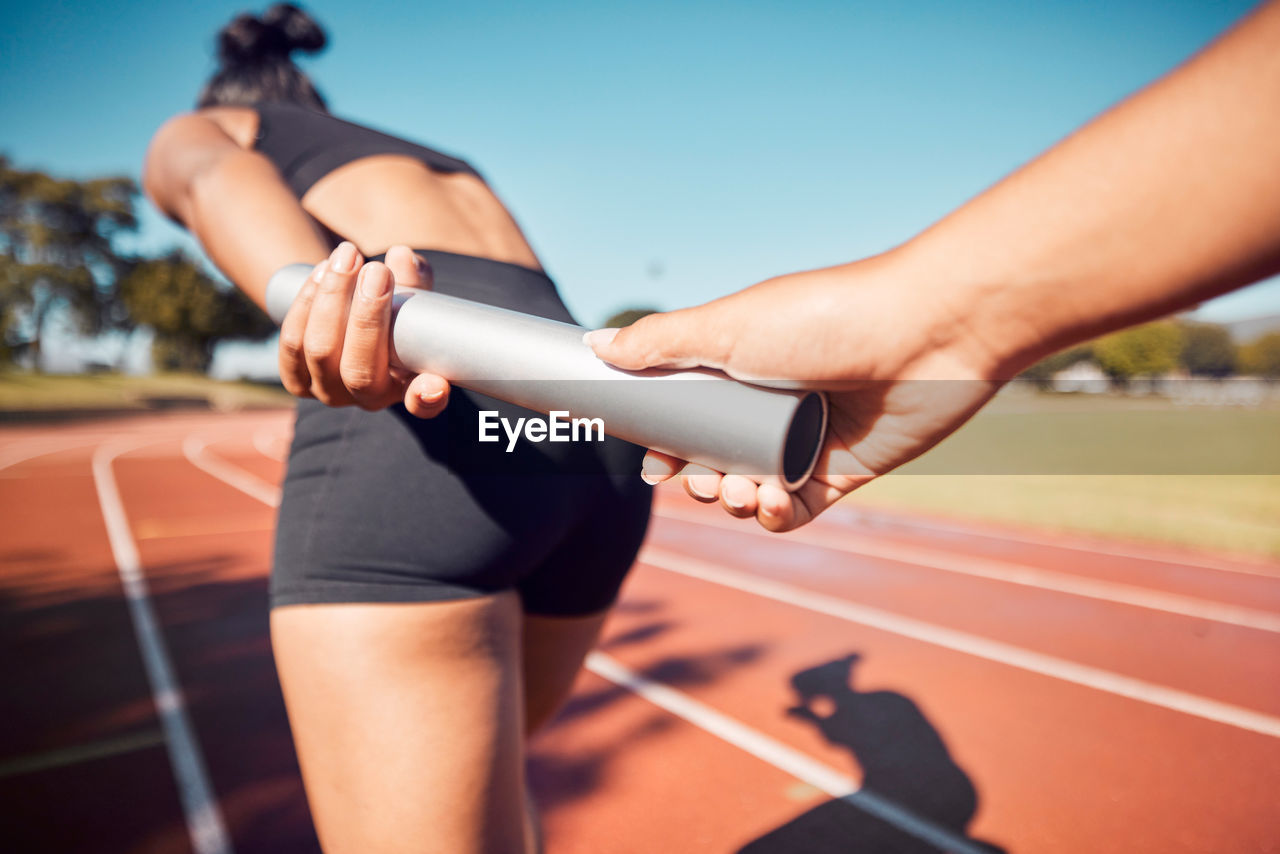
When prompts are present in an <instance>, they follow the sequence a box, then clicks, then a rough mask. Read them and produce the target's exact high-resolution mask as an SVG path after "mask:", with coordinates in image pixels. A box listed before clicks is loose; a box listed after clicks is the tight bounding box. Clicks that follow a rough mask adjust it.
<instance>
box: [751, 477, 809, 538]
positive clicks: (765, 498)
mask: <svg viewBox="0 0 1280 854" xmlns="http://www.w3.org/2000/svg"><path fill="white" fill-rule="evenodd" d="M756 504H757V512H756V519H757V521H759V522H760V524H761V526H763V527H764V528H767V529H768V530H770V531H774V532H782V531H790V530H791V529H792V528H795V527H798V526H799V525H800V524H802V523H799V522H797V521H796V520H797V518H798V517H799V516H800V514H799V512H798V510H799V508H801V507H803V505H802V504H800V501H799V500H798V499H797V498H794V497H793V496H792V495H791V494H790V493H788V492H787V491H786V490H784V489H782V488H780V487H777V486H774V485H773V484H770V483H762V484H760V487H759V488H758V489H757V490H756ZM805 521H808V519H807V518H806V519H805Z"/></svg>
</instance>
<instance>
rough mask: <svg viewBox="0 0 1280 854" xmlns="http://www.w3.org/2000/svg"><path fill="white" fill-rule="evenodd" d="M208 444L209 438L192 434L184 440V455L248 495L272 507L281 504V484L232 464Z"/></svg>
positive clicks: (194, 464) (197, 466)
mask: <svg viewBox="0 0 1280 854" xmlns="http://www.w3.org/2000/svg"><path fill="white" fill-rule="evenodd" d="M208 444H209V443H208V441H207V440H205V439H201V438H199V437H197V436H195V435H194V434H192V435H190V436H188V437H187V438H185V439H183V440H182V455H183V456H184V457H186V458H187V461H188V462H190V463H191V464H192V465H193V466H195V467H196V468H198V469H200V470H201V471H202V472H204V473H205V474H210V475H213V476H214V477H216V478H217V479H218V480H220V481H222V482H223V483H225V484H227V485H228V486H234V487H235V488H236V489H238V490H240V491H241V492H243V493H245V494H246V495H250V496H252V497H254V498H256V499H258V500H259V501H261V502H262V503H263V504H267V505H270V506H271V507H279V506H280V487H279V486H276V485H275V484H274V483H267V482H266V481H265V480H263V479H262V478H260V477H258V476H257V475H256V474H252V473H250V472H248V471H247V470H245V469H242V468H240V467H239V466H236V465H232V464H231V463H229V462H227V461H226V460H224V459H222V458H221V457H218V456H215V455H213V454H211V453H209V451H208V450H207V448H206V446H207V445H208Z"/></svg>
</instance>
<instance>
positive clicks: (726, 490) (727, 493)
mask: <svg viewBox="0 0 1280 854" xmlns="http://www.w3.org/2000/svg"><path fill="white" fill-rule="evenodd" d="M756 491H757V485H756V482H755V481H754V480H751V479H750V478H747V477H743V476H742V475H740V474H727V475H725V476H724V478H723V479H722V480H721V481H720V503H721V504H722V505H724V509H725V510H726V511H728V512H729V515H731V516H737V517H738V518H740V519H746V518H749V517H751V516H754V515H756V510H757V509H758V507H759V505H758V504H757V502H756Z"/></svg>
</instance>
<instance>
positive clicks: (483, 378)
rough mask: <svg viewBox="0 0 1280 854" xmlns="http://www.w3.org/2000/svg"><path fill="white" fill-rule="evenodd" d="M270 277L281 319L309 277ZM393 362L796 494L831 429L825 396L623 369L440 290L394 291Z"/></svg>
mask: <svg viewBox="0 0 1280 854" xmlns="http://www.w3.org/2000/svg"><path fill="white" fill-rule="evenodd" d="M312 269H313V268H312V267H311V266H310V265H307V264H291V265H289V266H287V267H282V268H281V269H280V270H278V271H276V273H275V275H273V276H272V277H271V281H270V282H269V283H268V284H267V312H268V314H270V315H271V317H272V319H273V320H275V321H276V322H277V323H280V322H281V321H283V320H284V316H285V314H286V312H288V310H289V306H290V305H291V304H292V303H293V299H294V297H295V296H297V294H298V291H299V290H301V288H302V285H303V284H304V283H305V282H306V279H307V276H308V275H310V273H311V271H312ZM394 306H395V307H394V308H393V315H392V323H391V339H392V340H391V343H392V354H391V357H392V361H393V362H394V363H396V364H399V365H401V366H403V367H405V368H408V369H409V370H412V371H416V372H420V373H421V372H427V373H433V374H438V375H440V376H442V377H444V378H445V379H447V380H449V381H450V382H452V383H455V384H456V385H459V386H461V387H463V388H466V389H470V390H472V391H475V392H479V393H481V394H486V395H489V396H490V397H495V398H497V399H498V400H504V401H506V402H508V403H512V404H515V405H516V406H522V407H525V408H526V409H532V410H536V411H538V412H541V413H543V414H549V413H551V412H558V413H561V414H564V415H566V416H567V414H569V413H571V414H572V415H573V417H575V418H599V419H601V420H602V421H603V422H604V432H606V433H608V434H609V435H611V436H616V437H617V438H619V439H625V440H627V441H629V442H634V443H635V444H637V445H643V446H644V447H646V448H653V449H654V450H657V451H662V452H663V453H666V454H671V455H672V456H675V457H679V458H680V459H683V460H689V461H690V462H695V463H701V464H702V465H705V466H708V467H710V468H712V469H715V470H716V471H721V472H725V473H732V474H743V475H747V476H749V477H753V478H755V479H757V480H760V481H762V482H771V483H774V484H777V485H779V486H782V487H783V488H784V489H787V490H789V491H793V490H796V489H798V488H799V487H800V486H801V485H802V484H803V483H804V482H805V481H806V480H807V479H808V478H809V475H810V473H811V472H812V471H813V467H814V464H815V463H816V462H817V459H818V453H819V451H820V450H821V447H822V439H823V436H824V435H825V433H826V426H827V399H826V396H825V395H823V394H822V393H821V392H816V391H806V390H794V389H780V388H767V387H764V386H759V385H751V384H747V383H741V382H738V381H736V380H733V379H730V378H729V377H727V376H725V375H724V374H723V373H721V372H719V371H710V370H692V371H661V370H646V371H623V370H620V369H618V368H615V367H613V366H611V365H608V364H606V363H604V362H602V361H600V360H599V359H598V358H597V357H596V355H595V353H594V352H592V350H591V348H590V347H588V346H587V345H586V344H584V343H582V335H583V333H584V332H585V331H586V330H585V329H584V328H583V327H581V326H574V325H573V324H570V323H560V322H559V321H555V320H547V319H545V318H541V317H535V316H533V315H528V314H522V313H520V312H516V311H510V310H508V309H504V308H497V307H494V306H490V305H484V304H482V303H478V302H472V301H470V300H465V299H459V298H458V297H453V296H448V295H446V294H439V293H433V292H431V291H418V290H411V289H401V290H399V291H397V294H396V297H395V303H394Z"/></svg>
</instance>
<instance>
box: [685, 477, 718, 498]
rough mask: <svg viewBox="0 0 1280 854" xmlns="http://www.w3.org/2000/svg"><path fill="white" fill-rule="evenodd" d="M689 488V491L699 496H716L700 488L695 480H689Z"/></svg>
mask: <svg viewBox="0 0 1280 854" xmlns="http://www.w3.org/2000/svg"><path fill="white" fill-rule="evenodd" d="M688 489H689V492H691V493H693V494H694V495H696V496H698V497H699V498H715V496H714V495H707V494H706V493H705V492H703V491H702V490H700V489H698V487H696V486H694V484H693V481H689V483H688Z"/></svg>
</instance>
